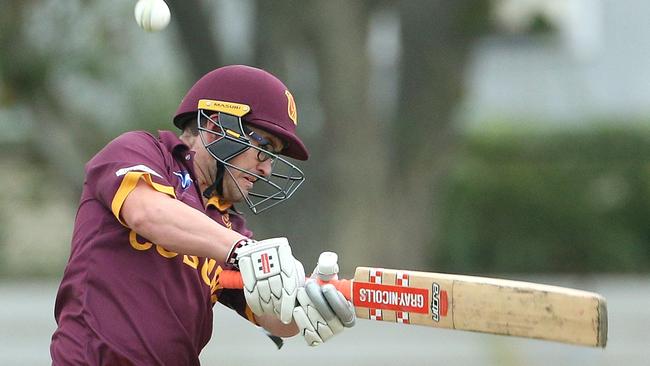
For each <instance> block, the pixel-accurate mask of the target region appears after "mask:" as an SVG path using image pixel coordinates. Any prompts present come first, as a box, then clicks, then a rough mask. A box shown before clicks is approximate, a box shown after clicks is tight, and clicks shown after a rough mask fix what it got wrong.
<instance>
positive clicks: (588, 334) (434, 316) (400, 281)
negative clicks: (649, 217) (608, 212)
mask: <svg viewBox="0 0 650 366" xmlns="http://www.w3.org/2000/svg"><path fill="white" fill-rule="evenodd" d="M329 283H332V284H334V285H335V286H336V288H337V289H338V290H339V291H341V292H342V293H343V294H344V295H345V297H346V298H347V299H348V300H350V301H351V302H352V304H353V305H354V306H355V309H356V315H357V317H358V318H361V319H373V320H382V321H388V322H394V323H402V324H416V325H427V326H431V327H438V328H448V329H459V330H468V331H474V332H481V333H491V334H501V335H510V336H517V337H526V338H538V339H544V340H550V341H556V342H563V343H571V344H577V345H583V346H591V347H605V344H606V343H607V307H606V302H605V299H604V298H603V297H602V296H600V295H599V294H596V293H592V292H586V291H580V290H574V289H570V288H564V287H557V286H548V285H541V284H536V283H529V282H521V281H510V280H502V279H495V278H485V277H473V276H463V275H454V274H442V273H427V272H415V271H401V270H394V269H380V268H367V267H357V269H356V271H355V274H354V279H353V280H333V281H330V282H329ZM242 286H243V284H242V281H241V276H240V275H239V272H236V271H227V270H226V271H222V272H221V273H220V275H219V283H218V288H242Z"/></svg>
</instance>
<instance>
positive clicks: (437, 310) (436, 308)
mask: <svg viewBox="0 0 650 366" xmlns="http://www.w3.org/2000/svg"><path fill="white" fill-rule="evenodd" d="M448 308H449V306H448V300H447V291H444V290H442V291H441V290H440V285H439V284H437V283H435V282H434V283H433V284H432V285H431V318H432V319H433V320H434V321H436V322H439V321H440V317H441V316H447V309H448Z"/></svg>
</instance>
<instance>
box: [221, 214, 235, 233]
mask: <svg viewBox="0 0 650 366" xmlns="http://www.w3.org/2000/svg"><path fill="white" fill-rule="evenodd" d="M221 222H223V224H224V225H225V226H226V228H228V229H230V230H232V222H230V214H228V213H227V212H226V213H224V214H223V215H221Z"/></svg>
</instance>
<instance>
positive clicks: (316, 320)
mask: <svg viewBox="0 0 650 366" xmlns="http://www.w3.org/2000/svg"><path fill="white" fill-rule="evenodd" d="M337 259H338V257H337V256H336V254H335V253H332V252H325V253H322V254H321V256H320V257H319V260H318V265H317V266H316V269H315V270H314V272H313V273H314V275H316V276H318V277H319V278H320V279H321V280H324V281H329V280H331V279H336V278H338V264H337V263H336V261H337ZM312 277H313V276H312ZM297 299H298V303H299V306H297V307H296V308H295V309H294V310H293V318H294V320H295V321H296V324H297V325H298V327H299V328H300V333H301V334H302V335H303V337H304V338H305V341H306V342H307V344H308V345H310V346H318V345H319V344H321V343H323V342H326V341H327V340H329V339H330V338H332V337H333V336H334V335H336V334H338V333H340V332H342V331H343V329H344V328H346V327H347V328H349V327H352V326H354V323H355V319H356V316H355V313H354V307H353V306H352V304H351V303H350V302H349V301H347V300H346V299H345V297H344V296H343V294H342V293H341V292H340V291H338V290H337V289H336V288H335V287H334V285H331V284H325V285H323V286H322V287H321V286H319V285H318V283H317V282H316V280H315V279H313V278H312V279H310V280H308V281H307V283H306V285H305V287H304V288H299V289H298V295H297Z"/></svg>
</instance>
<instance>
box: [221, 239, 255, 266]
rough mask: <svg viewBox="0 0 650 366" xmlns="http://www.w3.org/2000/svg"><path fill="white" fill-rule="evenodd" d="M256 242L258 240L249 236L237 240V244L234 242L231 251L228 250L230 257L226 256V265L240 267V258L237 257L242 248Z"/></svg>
mask: <svg viewBox="0 0 650 366" xmlns="http://www.w3.org/2000/svg"><path fill="white" fill-rule="evenodd" d="M255 243H257V241H255V240H253V239H249V238H244V239H239V240H237V241H236V242H235V244H233V246H232V248H230V251H229V252H228V257H227V258H226V265H227V266H230V267H233V268H236V269H239V260H238V259H237V255H238V253H239V250H240V249H241V248H244V247H247V246H249V245H253V244H255Z"/></svg>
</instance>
